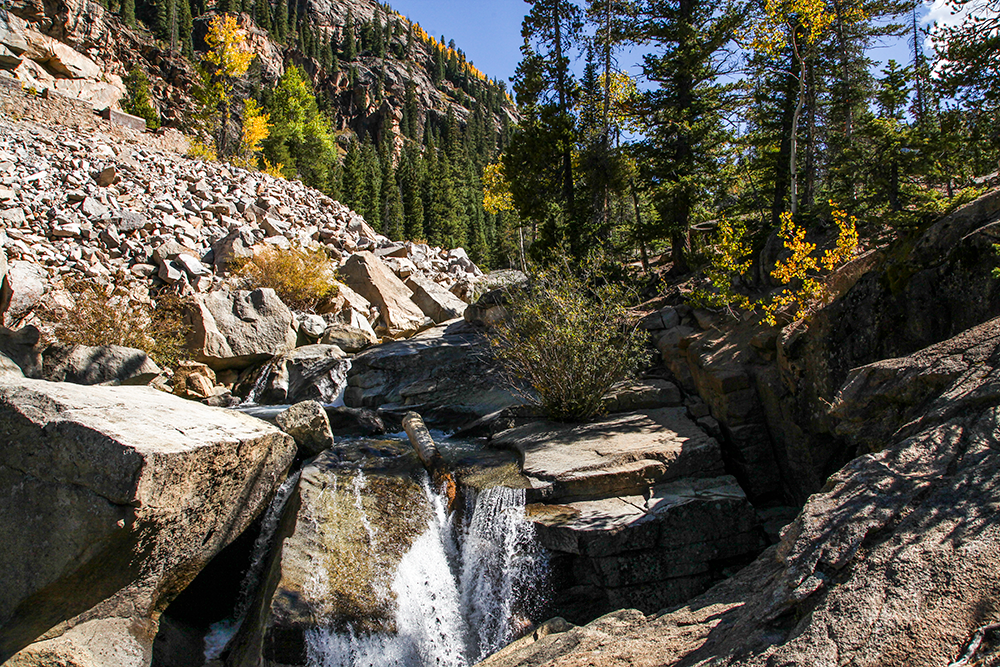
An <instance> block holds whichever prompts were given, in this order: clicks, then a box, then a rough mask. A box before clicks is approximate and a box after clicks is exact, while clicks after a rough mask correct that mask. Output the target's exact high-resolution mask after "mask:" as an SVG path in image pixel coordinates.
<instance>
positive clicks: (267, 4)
mask: <svg viewBox="0 0 1000 667" xmlns="http://www.w3.org/2000/svg"><path fill="white" fill-rule="evenodd" d="M253 13H254V20H255V21H256V22H257V25H259V26H260V28H261V30H265V31H267V32H268V33H271V32H272V29H273V26H272V25H271V0H257V4H256V6H255V7H254V11H253Z"/></svg>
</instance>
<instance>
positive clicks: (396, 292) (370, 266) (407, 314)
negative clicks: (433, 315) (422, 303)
mask: <svg viewBox="0 0 1000 667" xmlns="http://www.w3.org/2000/svg"><path fill="white" fill-rule="evenodd" d="M340 275H341V276H342V277H343V278H344V282H346V283H347V285H348V287H350V288H351V289H353V290H354V291H355V292H357V293H358V294H360V295H361V296H363V297H364V298H365V299H367V300H368V301H370V302H372V303H373V304H375V305H376V306H378V307H379V309H380V310H381V312H382V318H381V325H382V327H383V328H384V329H385V330H386V331H387V332H388V333H389V335H391V336H393V337H398V336H401V335H404V334H412V333H414V332H416V331H418V330H420V329H422V328H424V325H425V320H426V317H425V316H424V313H423V311H422V310H420V308H419V307H418V306H417V305H416V304H415V303H413V301H412V300H411V298H410V297H411V296H412V293H411V292H410V290H409V288H408V287H407V286H406V285H404V284H403V282H402V281H401V280H400V279H399V278H397V277H396V275H395V274H394V273H393V272H392V271H390V270H389V269H388V267H386V266H385V264H384V263H383V262H382V260H380V259H379V258H378V257H376V256H375V255H373V254H372V253H370V252H368V251H363V252H359V253H356V254H355V255H353V256H352V257H351V258H350V259H349V260H347V263H346V264H344V266H342V267H340Z"/></svg>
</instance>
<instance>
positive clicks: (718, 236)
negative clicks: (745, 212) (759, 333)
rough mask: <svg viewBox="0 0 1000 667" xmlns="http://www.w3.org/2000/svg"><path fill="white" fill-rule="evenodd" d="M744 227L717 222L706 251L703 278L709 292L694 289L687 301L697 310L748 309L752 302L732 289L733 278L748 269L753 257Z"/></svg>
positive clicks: (734, 223) (723, 221)
mask: <svg viewBox="0 0 1000 667" xmlns="http://www.w3.org/2000/svg"><path fill="white" fill-rule="evenodd" d="M746 236H747V228H746V225H744V224H743V223H742V222H739V221H735V220H734V221H730V220H727V219H726V218H722V219H721V220H719V224H718V226H717V227H716V228H715V237H714V238H713V240H712V243H711V244H710V245H709V246H708V247H707V248H706V251H705V253H706V255H707V256H708V260H709V263H708V266H707V267H705V276H706V277H707V278H708V281H709V283H710V285H711V290H707V289H704V288H701V287H699V288H697V289H695V291H694V293H693V294H692V295H691V301H692V303H693V304H694V305H696V306H699V307H706V306H708V307H724V308H731V307H732V306H736V307H738V308H744V309H749V308H752V307H753V303H752V302H751V301H750V299H749V298H747V297H746V296H744V295H742V294H740V293H738V292H737V291H736V290H735V289H734V288H733V276H741V275H744V274H745V273H746V272H747V271H749V270H750V265H751V264H752V263H753V255H752V254H751V252H750V244H749V242H748V241H747V238H746Z"/></svg>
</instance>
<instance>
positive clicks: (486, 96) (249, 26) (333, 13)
mask: <svg viewBox="0 0 1000 667" xmlns="http://www.w3.org/2000/svg"><path fill="white" fill-rule="evenodd" d="M281 7H282V5H280V4H279V5H278V7H275V9H274V10H275V11H277V10H278V9H279V8H281ZM297 12H298V15H299V16H301V17H303V19H304V20H303V21H301V22H300V26H301V28H302V29H304V30H306V31H308V32H309V34H310V35H311V36H312V37H313V38H314V39H318V40H320V41H322V42H323V44H324V45H325V44H327V43H329V41H330V39H331V37H334V38H336V39H337V40H341V39H343V37H344V35H345V32H346V26H347V23H348V21H350V22H351V23H352V26H353V27H354V29H355V30H356V31H357V32H358V36H359V38H360V31H361V29H362V27H363V26H365V25H366V24H372V23H373V21H376V20H377V22H378V24H379V25H381V26H391V29H390V30H387V31H385V33H384V34H385V37H386V39H385V49H384V51H383V53H384V57H379V56H378V55H376V53H375V51H374V50H373V49H372V48H370V45H361V48H360V49H359V52H358V55H357V56H356V57H355V58H354V59H353V60H349V61H347V60H341V61H340V62H339V67H336V69H335V68H334V66H331V63H330V62H329V61H326V62H325V64H324V62H322V61H324V60H325V59H323V58H320V57H317V56H316V52H315V50H312V49H307V48H306V47H305V45H304V44H300V43H299V42H298V39H297V35H296V32H295V30H294V29H293V30H291V32H290V33H289V35H288V37H287V38H286V39H285V41H284V43H281V42H278V41H276V40H275V39H274V38H273V36H272V35H271V34H269V33H268V32H267V31H265V30H263V29H261V28H260V27H259V26H258V25H257V24H256V23H255V22H254V20H253V19H252V18H251V16H250V15H249V14H246V13H243V14H241V15H240V23H241V26H242V28H243V29H244V30H245V34H246V36H247V38H248V42H249V44H250V47H251V49H252V50H253V51H254V52H255V53H256V54H257V55H258V57H259V75H258V76H256V77H254V78H252V79H251V80H249V81H248V82H247V84H246V86H247V91H246V92H247V93H254V92H256V91H255V90H254V89H255V88H257V87H260V86H264V87H267V86H270V85H271V84H273V83H274V81H276V80H277V79H278V77H280V76H281V74H282V73H283V72H284V68H285V66H286V64H288V63H294V64H297V65H299V66H301V67H302V68H303V69H304V70H305V71H306V72H307V73H308V74H309V76H310V77H311V79H312V83H313V85H314V88H315V89H316V92H317V96H319V97H322V98H324V103H325V104H326V106H327V109H328V113H329V115H330V117H331V120H332V122H333V125H334V129H335V130H338V131H344V130H353V131H354V132H356V133H357V134H358V135H362V136H363V135H365V134H371V135H372V138H373V139H375V140H382V139H384V133H385V132H387V131H389V132H392V133H393V135H394V137H395V141H396V143H397V146H398V145H401V144H402V138H401V135H402V130H401V127H400V121H401V120H402V118H403V109H404V106H405V105H406V97H407V88H408V86H412V94H413V109H411V113H413V111H415V112H416V118H415V119H413V122H412V125H413V127H416V128H419V129H418V134H419V133H420V132H422V129H423V128H424V126H425V125H426V123H427V122H428V120H430V122H431V123H434V124H437V125H441V124H443V123H444V121H445V119H446V118H447V116H448V114H449V112H451V113H452V114H454V116H455V118H456V120H457V121H458V122H459V123H460V124H464V122H465V121H466V120H467V119H468V117H469V115H470V114H471V113H473V111H472V110H473V109H474V108H475V107H476V105H479V106H481V107H482V108H483V113H484V115H485V116H486V118H487V119H489V120H491V121H492V124H493V125H494V127H496V128H497V129H499V128H500V127H501V126H502V124H503V121H504V117H506V118H507V119H513V118H514V117H515V111H514V106H513V104H512V103H511V102H510V100H509V98H507V96H506V94H505V93H503V92H502V91H501V90H500V89H499V88H498V87H497V86H495V85H493V84H492V83H491V82H489V81H488V80H487V79H486V78H485V76H483V75H482V74H481V73H479V72H478V71H477V70H475V69H474V68H472V67H471V66H467V65H466V64H465V63H464V60H462V59H461V57H460V56H461V54H460V52H458V51H454V50H452V51H449V50H448V49H447V48H446V47H444V46H443V45H441V47H440V50H441V51H442V56H441V57H440V59H444V60H451V61H452V65H454V63H456V62H459V65H458V75H454V72H453V76H452V77H451V79H452V80H448V78H445V79H443V80H441V81H440V83H438V84H435V82H434V81H433V80H432V76H431V72H432V71H433V70H434V68H435V66H436V64H437V60H438V59H439V56H438V53H437V51H438V50H439V46H438V44H437V43H436V42H435V41H434V40H433V39H432V38H430V37H429V36H427V35H426V34H425V33H424V32H423V31H422V30H421V29H420V28H419V26H417V25H416V24H412V26H411V22H410V21H409V20H408V19H406V18H405V17H403V16H401V15H400V14H397V13H396V12H394V11H392V10H391V9H386V8H385V7H383V6H382V5H380V4H379V3H378V2H376V1H375V0H309V1H308V2H306V3H305V4H304V5H303V6H302V7H301V8H300V9H297ZM211 15H212V13H211V12H209V13H208V14H205V15H203V16H201V17H200V18H199V17H196V18H195V20H194V30H193V43H194V47H195V50H196V51H195V57H194V61H195V62H197V61H199V60H200V53H199V52H200V51H201V50H203V49H204V48H205V45H204V41H203V37H204V33H205V30H206V26H207V24H208V20H209V18H210V17H211ZM137 25H138V24H137ZM0 48H2V49H3V51H2V52H0V69H2V70H6V74H7V75H9V76H13V77H14V78H16V79H18V80H20V81H21V82H22V84H23V85H25V86H26V87H31V88H34V89H36V90H39V91H41V90H44V89H52V90H54V91H55V92H57V93H59V94H62V95H65V96H68V97H76V98H80V99H85V100H88V101H91V102H92V103H93V106H94V108H95V109H103V108H106V107H109V106H110V107H112V108H115V109H117V108H119V106H120V100H121V98H122V97H123V96H124V94H125V87H124V85H123V83H122V79H123V78H124V77H125V75H126V74H127V72H128V71H129V70H130V69H131V68H132V67H134V66H138V67H140V68H141V69H143V70H145V71H146V72H147V74H148V75H149V78H150V82H151V91H150V92H151V95H152V97H153V104H154V105H155V106H156V107H157V110H158V111H159V112H160V115H161V117H162V119H163V122H164V124H165V125H168V126H175V127H177V126H182V125H183V124H184V119H185V118H186V117H187V116H188V115H189V113H190V112H191V111H192V110H193V108H194V103H193V100H192V97H191V91H192V88H193V86H194V85H195V83H196V82H197V80H198V79H197V74H196V71H195V66H194V64H193V63H192V62H191V61H189V60H188V59H186V58H184V57H182V56H181V55H179V54H178V53H176V52H173V53H172V52H171V51H170V49H169V48H167V47H166V45H165V44H164V43H163V42H162V41H159V40H157V39H156V38H155V36H154V35H153V34H152V33H150V32H149V31H148V30H146V29H145V28H143V27H141V26H140V27H137V28H134V29H133V28H129V27H127V26H125V25H124V24H123V23H122V22H121V20H120V19H119V16H118V15H117V14H116V13H114V12H111V11H109V10H107V9H105V8H104V7H102V6H101V5H100V4H98V3H96V2H90V1H89V0H13V2H11V3H10V5H9V13H8V14H7V16H6V17H4V16H3V15H0ZM307 51H309V52H311V53H312V56H313V57H310V55H309V54H308V53H306V52H307Z"/></svg>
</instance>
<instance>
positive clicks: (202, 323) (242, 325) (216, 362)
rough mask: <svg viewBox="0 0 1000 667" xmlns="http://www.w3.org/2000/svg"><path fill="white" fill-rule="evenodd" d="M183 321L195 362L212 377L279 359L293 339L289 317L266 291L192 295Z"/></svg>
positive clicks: (293, 345) (259, 289) (273, 294)
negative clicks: (210, 371) (188, 328)
mask: <svg viewBox="0 0 1000 667" xmlns="http://www.w3.org/2000/svg"><path fill="white" fill-rule="evenodd" d="M185 319H186V321H187V323H188V324H190V326H191V333H190V334H189V335H188V347H189V348H190V350H191V351H192V353H193V354H194V356H195V359H196V360H197V361H200V362H202V363H205V364H208V365H209V366H211V367H212V368H213V369H215V370H217V371H218V370H226V369H229V368H233V369H242V368H246V367H248V366H252V365H253V364H255V363H260V362H261V361H265V360H267V359H269V358H271V357H273V356H275V355H279V354H283V353H284V352H287V351H288V350H291V349H293V348H294V347H295V343H296V340H297V338H298V336H297V334H296V332H295V328H294V326H293V325H294V322H295V316H294V314H293V313H292V311H291V310H289V309H288V306H286V305H285V304H284V303H282V302H281V299H279V298H278V295H277V294H275V293H274V290H272V289H270V288H258V289H255V290H253V291H252V292H248V291H245V290H237V291H230V290H225V289H223V290H218V291H216V292H210V293H209V294H204V295H195V297H194V302H193V303H192V305H191V307H190V308H189V309H188V312H187V315H186V317H185Z"/></svg>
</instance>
